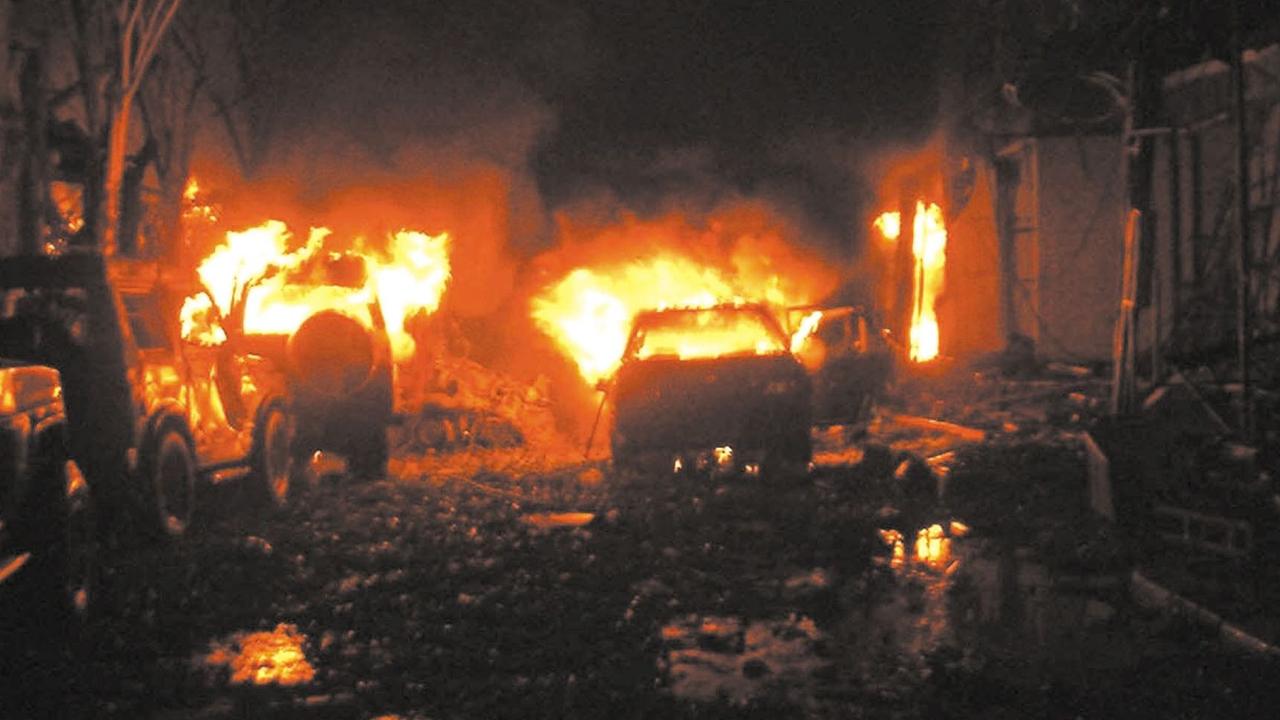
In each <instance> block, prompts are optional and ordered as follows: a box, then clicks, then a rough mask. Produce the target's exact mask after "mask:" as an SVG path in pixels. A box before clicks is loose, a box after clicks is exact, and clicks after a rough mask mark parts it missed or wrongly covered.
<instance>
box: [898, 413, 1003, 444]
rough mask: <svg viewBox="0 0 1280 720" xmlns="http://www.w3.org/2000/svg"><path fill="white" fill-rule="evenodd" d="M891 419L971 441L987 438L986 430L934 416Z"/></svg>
mask: <svg viewBox="0 0 1280 720" xmlns="http://www.w3.org/2000/svg"><path fill="white" fill-rule="evenodd" d="M891 419H892V420H893V422H895V423H897V424H899V425H902V426H904V427H909V428H916V429H919V430H936V431H939V432H945V433H948V434H951V435H955V436H956V437H959V438H961V439H962V440H967V441H969V442H982V441H983V440H986V439H987V433H986V431H985V430H979V429H978V428H972V427H967V426H965V425H958V424H956V423H951V422H947V421H945V420H935V419H933V418H927V417H920V416H919V415H893V416H892V417H891Z"/></svg>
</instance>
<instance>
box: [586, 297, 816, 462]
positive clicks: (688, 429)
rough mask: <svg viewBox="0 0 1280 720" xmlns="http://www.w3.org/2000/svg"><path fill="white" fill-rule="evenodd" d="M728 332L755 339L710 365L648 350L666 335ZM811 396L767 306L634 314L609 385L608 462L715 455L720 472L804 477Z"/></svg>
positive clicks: (710, 360)
mask: <svg viewBox="0 0 1280 720" xmlns="http://www.w3.org/2000/svg"><path fill="white" fill-rule="evenodd" d="M730 325H733V326H742V327H747V328H751V329H752V330H754V331H755V332H758V334H759V335H758V337H755V338H753V339H752V342H751V343H750V344H748V345H747V346H743V347H740V348H730V349H728V351H727V352H724V353H715V354H714V356H709V357H698V356H693V357H682V356H681V353H680V352H678V351H676V350H674V349H672V348H667V347H662V348H655V347H649V345H648V344H647V343H646V341H647V339H648V338H649V337H650V336H651V335H656V334H661V333H662V332H663V330H664V329H665V328H668V327H671V326H676V327H677V328H678V330H677V331H676V333H674V334H676V335H683V336H684V337H686V338H687V337H688V335H687V333H693V334H694V337H695V338H696V335H697V333H698V332H699V331H707V330H708V329H710V328H712V327H713V326H721V327H722V328H724V327H728V326H730ZM810 388H811V385H810V380H809V377H808V375H806V374H805V372H804V369H803V368H802V367H801V366H800V363H799V362H797V360H796V358H795V357H794V356H793V355H792V354H791V353H790V351H789V343H788V339H787V336H786V334H785V333H784V332H783V330H782V328H781V326H780V325H779V324H778V321H777V320H776V318H775V317H774V315H773V314H772V313H771V312H770V311H769V309H768V308H766V307H765V306H763V305H757V304H724V305H715V306H711V307H700V308H676V309H669V310H654V311H648V312H642V313H639V314H637V315H636V317H635V319H634V321H633V323H632V328H631V333H630V337H629V339H628V341H627V346H626V351H625V352H624V354H623V358H622V363H621V365H620V366H619V368H618V370H617V372H616V373H615V375H614V377H613V379H612V381H610V382H609V383H608V384H607V389H608V391H609V392H610V393H611V395H612V403H613V415H614V422H613V432H612V435H611V438H610V439H611V445H612V450H613V459H614V463H615V465H616V466H618V467H620V468H632V467H636V466H639V465H641V464H643V463H644V461H645V460H647V459H649V458H651V457H653V456H655V455H656V456H658V457H659V458H660V459H661V460H662V461H663V462H666V463H670V462H671V461H672V459H673V458H689V459H692V460H694V461H695V462H696V460H697V458H698V457H699V456H705V454H707V453H715V455H716V456H717V457H716V459H717V461H718V462H719V463H724V462H726V461H728V462H731V463H732V464H733V465H734V466H737V467H742V466H745V465H746V464H750V463H751V460H752V459H753V458H754V459H755V460H756V461H758V463H759V465H760V467H761V470H762V471H763V472H765V473H766V474H774V473H776V471H777V470H778V469H780V468H782V467H788V466H793V467H794V466H798V467H800V468H804V467H806V466H807V465H808V463H809V460H810V458H811V456H812V445H811V440H810V436H809V427H810V413H811V411H810ZM726 449H728V450H726ZM690 456H693V457H692V458H690ZM684 462H685V461H684V460H682V463H684Z"/></svg>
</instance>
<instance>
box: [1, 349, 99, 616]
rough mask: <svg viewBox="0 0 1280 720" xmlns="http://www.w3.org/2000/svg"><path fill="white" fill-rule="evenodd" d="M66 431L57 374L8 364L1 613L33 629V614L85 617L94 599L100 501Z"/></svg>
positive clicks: (4, 367)
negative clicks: (40, 610) (43, 610)
mask: <svg viewBox="0 0 1280 720" xmlns="http://www.w3.org/2000/svg"><path fill="white" fill-rule="evenodd" d="M66 425H67V418H66V412H65V409H64V407H63V402H62V381H61V379H60V378H59V376H58V371H57V370H54V369H53V368H51V367H47V366H44V365H36V364H32V363H27V362H20V361H13V360H0V596H3V597H4V602H0V606H3V607H4V608H5V610H6V611H7V610H9V609H10V607H12V609H13V611H14V612H16V613H21V614H23V615H24V616H25V621H28V622H29V621H30V620H31V618H30V617H29V611H30V610H31V608H33V607H39V606H46V607H48V608H50V609H53V610H55V611H73V612H75V611H83V610H85V609H86V608H87V605H88V601H89V594H90V592H91V591H92V583H93V572H92V570H93V567H94V555H95V548H96V538H95V533H94V528H93V515H92V496H91V493H90V489H89V486H88V484H87V483H86V482H85V478H84V476H83V475H82V474H81V473H80V472H79V469H78V468H77V467H76V465H75V464H74V463H73V462H71V461H70V452H69V450H68V447H67V433H66ZM24 591H26V592H27V594H26V595H25V596H24V595H22V593H23V592H24ZM7 615H8V613H7V612H6V613H5V616H6V618H7ZM8 625H9V622H8V621H7V620H5V621H2V622H0V626H4V627H7V626H8Z"/></svg>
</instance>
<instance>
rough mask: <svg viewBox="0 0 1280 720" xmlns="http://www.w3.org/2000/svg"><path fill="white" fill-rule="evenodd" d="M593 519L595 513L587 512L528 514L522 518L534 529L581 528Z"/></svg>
mask: <svg viewBox="0 0 1280 720" xmlns="http://www.w3.org/2000/svg"><path fill="white" fill-rule="evenodd" d="M595 519H596V515H595V513H589V512H558V513H529V514H527V515H525V516H524V521H525V522H526V523H528V524H530V525H532V526H534V527H536V528H555V527H582V526H583V525H586V524H588V523H590V522H591V521H592V520H595Z"/></svg>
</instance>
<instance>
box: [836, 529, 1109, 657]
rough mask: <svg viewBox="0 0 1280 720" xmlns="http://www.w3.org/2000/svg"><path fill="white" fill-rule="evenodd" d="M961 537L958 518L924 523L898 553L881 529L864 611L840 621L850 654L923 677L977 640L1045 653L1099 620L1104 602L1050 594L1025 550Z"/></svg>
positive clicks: (1042, 571) (898, 545)
mask: <svg viewBox="0 0 1280 720" xmlns="http://www.w3.org/2000/svg"><path fill="white" fill-rule="evenodd" d="M968 534H969V528H968V526H967V525H965V524H964V523H962V522H960V521H955V520H953V521H951V522H950V523H947V524H945V525H944V524H934V525H931V526H929V527H927V528H923V529H920V530H919V531H917V532H916V534H915V541H914V544H913V545H912V546H911V549H912V552H910V553H908V552H907V548H906V547H905V546H904V538H903V536H902V533H900V532H899V531H897V530H881V531H880V539H881V540H882V542H883V543H884V544H885V547H886V549H887V550H888V553H887V554H886V556H885V557H882V558H880V559H879V564H880V565H881V567H882V568H883V569H882V570H880V573H881V576H880V578H881V580H880V582H879V583H878V584H876V583H873V585H875V588H876V590H875V591H874V592H869V593H867V595H866V596H865V599H866V600H867V603H868V604H867V606H866V607H864V608H860V609H858V611H854V612H850V613H849V614H848V615H847V616H846V618H845V621H844V622H843V623H842V625H841V628H840V632H839V635H840V636H841V638H842V639H845V640H847V641H848V644H850V645H852V646H853V648H855V653H856V652H859V651H861V652H862V653H864V654H865V656H866V657H871V658H875V657H879V658H880V659H881V660H883V659H885V658H887V657H888V656H893V658H894V660H895V665H897V666H901V665H902V664H904V663H905V664H906V665H908V666H914V667H915V668H916V669H917V670H924V668H925V667H926V662H925V660H926V657H927V656H928V655H929V654H931V653H933V652H934V651H936V650H938V649H940V648H942V647H944V646H952V647H957V648H961V649H968V648H972V647H973V646H974V645H975V644H976V643H977V642H979V641H985V642H996V643H1000V644H1003V645H1005V646H1006V647H1007V648H1011V649H1016V650H1017V651H1018V652H1020V653H1022V652H1025V653H1029V654H1036V653H1042V654H1045V655H1052V654H1053V653H1054V652H1055V650H1056V649H1058V648H1061V647H1063V646H1064V644H1066V643H1073V642H1076V641H1078V640H1080V639H1081V637H1082V635H1083V633H1084V632H1085V630H1086V629H1087V628H1088V627H1089V626H1090V625H1093V624H1097V623H1100V622H1106V621H1107V619H1109V617H1110V614H1111V613H1109V612H1107V611H1108V610H1109V609H1110V608H1109V607H1108V606H1107V605H1106V604H1105V603H1102V602H1100V601H1098V600H1096V599H1093V598H1091V597H1088V596H1087V595H1085V594H1079V593H1071V592H1064V591H1060V590H1058V589H1056V587H1055V578H1054V576H1053V574H1052V573H1051V572H1050V570H1049V568H1048V566H1046V565H1045V564H1043V563H1042V562H1039V561H1038V560H1037V559H1036V558H1035V557H1034V555H1033V553H1032V552H1031V550H1030V549H1029V548H1025V547H1019V546H1018V545H1017V544H1016V543H1015V542H1013V541H1011V540H1003V541H996V540H992V539H983V538H971V537H967V536H968ZM886 566H887V567H886Z"/></svg>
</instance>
